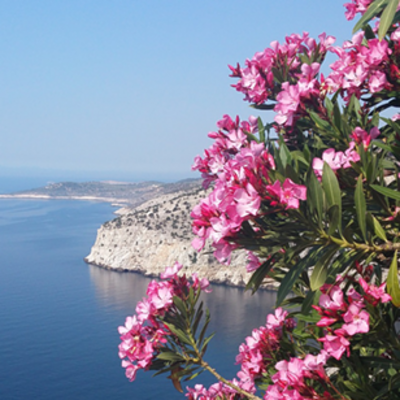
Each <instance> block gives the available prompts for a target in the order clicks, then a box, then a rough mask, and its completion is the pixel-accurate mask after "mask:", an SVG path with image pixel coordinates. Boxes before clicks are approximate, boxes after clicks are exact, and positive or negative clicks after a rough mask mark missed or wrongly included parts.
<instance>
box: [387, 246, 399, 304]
mask: <svg viewBox="0 0 400 400" xmlns="http://www.w3.org/2000/svg"><path fill="white" fill-rule="evenodd" d="M387 291H388V293H389V294H390V295H391V296H392V303H393V304H394V305H395V306H396V307H400V286H399V277H398V270H397V250H396V251H395V253H394V256H393V260H392V263H391V264H390V268H389V273H388V277H387Z"/></svg>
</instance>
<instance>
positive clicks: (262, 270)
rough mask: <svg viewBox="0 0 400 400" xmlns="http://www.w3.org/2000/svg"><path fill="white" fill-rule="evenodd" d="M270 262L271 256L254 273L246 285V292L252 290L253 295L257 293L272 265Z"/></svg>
mask: <svg viewBox="0 0 400 400" xmlns="http://www.w3.org/2000/svg"><path fill="white" fill-rule="evenodd" d="M272 260H273V255H272V256H271V257H270V258H269V259H268V260H266V261H265V262H264V263H263V264H261V265H260V266H259V267H258V268H257V269H256V270H255V271H254V273H253V275H252V276H251V278H250V280H249V282H248V283H247V285H246V290H249V289H252V291H253V293H254V292H256V291H257V289H258V288H259V287H260V285H261V283H262V281H263V280H264V278H265V277H266V275H267V274H268V272H269V271H270V270H271V268H272V267H273V265H274V264H273V261H272Z"/></svg>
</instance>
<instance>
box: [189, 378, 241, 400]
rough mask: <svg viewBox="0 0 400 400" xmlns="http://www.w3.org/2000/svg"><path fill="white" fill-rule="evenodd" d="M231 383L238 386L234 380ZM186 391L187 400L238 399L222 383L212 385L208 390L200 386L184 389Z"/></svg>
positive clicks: (235, 393)
mask: <svg viewBox="0 0 400 400" xmlns="http://www.w3.org/2000/svg"><path fill="white" fill-rule="evenodd" d="M232 383H233V384H234V385H236V386H239V384H240V382H238V381H237V380H236V379H233V380H232ZM186 389H187V393H186V397H187V398H188V400H214V399H215V400H219V399H224V400H225V399H226V400H233V399H237V398H238V397H237V396H238V393H237V392H236V391H235V390H234V389H232V388H231V387H230V386H228V385H226V384H224V383H222V382H217V383H214V384H213V385H211V386H210V387H209V389H206V388H205V387H204V386H203V385H200V384H197V385H195V386H194V388H190V387H186Z"/></svg>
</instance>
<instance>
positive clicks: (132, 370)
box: [122, 360, 140, 382]
mask: <svg viewBox="0 0 400 400" xmlns="http://www.w3.org/2000/svg"><path fill="white" fill-rule="evenodd" d="M122 368H126V369H125V375H126V377H127V378H128V379H129V381H130V382H133V381H134V380H135V378H136V372H137V371H138V370H139V369H140V367H139V366H137V365H134V364H132V363H131V362H130V361H127V360H122Z"/></svg>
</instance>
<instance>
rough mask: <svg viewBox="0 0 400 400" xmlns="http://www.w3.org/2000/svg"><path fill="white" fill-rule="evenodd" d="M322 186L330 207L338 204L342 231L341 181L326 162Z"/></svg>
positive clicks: (339, 226)
mask: <svg viewBox="0 0 400 400" xmlns="http://www.w3.org/2000/svg"><path fill="white" fill-rule="evenodd" d="M322 187H323V189H324V192H325V197H326V201H327V203H328V207H332V206H334V205H337V206H338V216H337V218H338V219H339V224H338V228H339V232H341V230H342V227H341V223H342V198H341V193H340V187H339V182H338V180H337V178H336V175H335V173H334V172H333V171H332V169H331V167H330V166H329V165H328V164H327V163H326V162H325V163H324V167H323V170H322Z"/></svg>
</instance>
